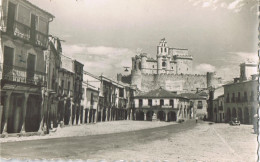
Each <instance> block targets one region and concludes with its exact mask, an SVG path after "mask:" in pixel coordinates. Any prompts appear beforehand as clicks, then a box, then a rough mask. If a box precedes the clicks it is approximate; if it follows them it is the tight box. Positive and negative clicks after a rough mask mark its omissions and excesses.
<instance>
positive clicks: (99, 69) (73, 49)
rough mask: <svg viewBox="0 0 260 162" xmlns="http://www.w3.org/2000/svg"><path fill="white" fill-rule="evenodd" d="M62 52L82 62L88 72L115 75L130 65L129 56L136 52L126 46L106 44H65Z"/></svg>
mask: <svg viewBox="0 0 260 162" xmlns="http://www.w3.org/2000/svg"><path fill="white" fill-rule="evenodd" d="M63 54H64V55H66V56H69V57H71V58H72V59H76V60H77V61H79V62H81V63H83V64H84V69H85V70H86V71H88V72H90V73H93V74H96V75H100V74H101V73H103V74H105V75H107V76H111V77H112V76H116V74H117V73H121V72H123V70H124V69H123V67H124V66H128V67H131V57H133V56H134V55H136V53H135V52H134V51H132V50H130V49H128V48H115V47H106V46H87V45H84V44H65V45H63Z"/></svg>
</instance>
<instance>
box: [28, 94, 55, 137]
mask: <svg viewBox="0 0 260 162" xmlns="http://www.w3.org/2000/svg"><path fill="white" fill-rule="evenodd" d="M39 103H41V96H38V95H29V97H28V102H27V110H26V117H25V131H26V132H36V131H38V130H39V127H40V122H41V104H39ZM56 111H57V109H56V110H53V111H52V112H50V113H53V121H55V120H58V119H57V117H56V116H55V115H54V114H55V113H57V112H56Z"/></svg>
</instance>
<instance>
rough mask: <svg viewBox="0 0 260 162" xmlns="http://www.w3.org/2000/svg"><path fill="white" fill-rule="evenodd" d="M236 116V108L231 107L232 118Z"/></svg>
mask: <svg viewBox="0 0 260 162" xmlns="http://www.w3.org/2000/svg"><path fill="white" fill-rule="evenodd" d="M236 117H237V110H236V108H233V109H232V118H236Z"/></svg>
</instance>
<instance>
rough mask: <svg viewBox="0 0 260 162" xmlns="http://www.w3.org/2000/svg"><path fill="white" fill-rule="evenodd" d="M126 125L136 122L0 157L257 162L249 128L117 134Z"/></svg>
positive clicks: (29, 145) (26, 145)
mask: <svg viewBox="0 0 260 162" xmlns="http://www.w3.org/2000/svg"><path fill="white" fill-rule="evenodd" d="M127 122H130V123H132V122H131V121H124V122H121V124H120V123H119V122H118V123H117V122H111V123H112V124H110V125H111V126H110V128H106V127H107V126H108V124H106V123H100V124H99V129H100V130H102V129H103V128H104V130H106V131H107V133H110V134H103V133H105V131H103V132H102V134H103V135H96V136H93V135H87V134H86V136H83V137H82V136H81V137H66V138H55V139H44V140H32V141H24V142H8V143H2V144H1V156H2V157H5V158H7V157H10V156H12V157H16V158H23V157H29V158H33V159H35V158H48V159H52V158H66V159H94V160H100V159H105V160H108V161H111V160H122V159H125V160H168V161H176V160H180V161H181V160H186V161H248V162H251V161H252V162H253V161H256V150H257V143H256V139H257V136H256V135H255V134H253V129H252V126H251V125H241V126H230V125H228V124H209V123H208V122H203V121H200V122H199V123H198V124H196V123H195V121H193V120H191V121H187V122H185V123H182V124H170V125H167V126H162V127H156V128H150V129H143V130H136V131H130V130H129V131H130V132H122V133H119V132H121V131H126V129H125V130H124V127H126V125H127ZM147 123H148V124H150V123H152V124H154V125H156V123H155V122H138V125H140V126H139V128H141V127H142V126H141V125H148V124H147ZM157 124H158V123H157ZM113 125H114V126H115V125H117V128H115V127H114V128H113ZM79 127H84V126H78V128H79ZM102 127H103V128H102ZM128 127H129V126H128ZM129 128H130V127H129ZM73 129H77V128H76V127H75V128H73ZM116 130H117V131H116ZM113 132H117V133H113ZM97 134H100V133H97ZM6 150H13V151H12V152H10V151H6ZM54 150H55V151H54Z"/></svg>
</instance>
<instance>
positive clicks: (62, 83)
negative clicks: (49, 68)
mask: <svg viewBox="0 0 260 162" xmlns="http://www.w3.org/2000/svg"><path fill="white" fill-rule="evenodd" d="M63 88H64V80H62V81H61V89H63Z"/></svg>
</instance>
